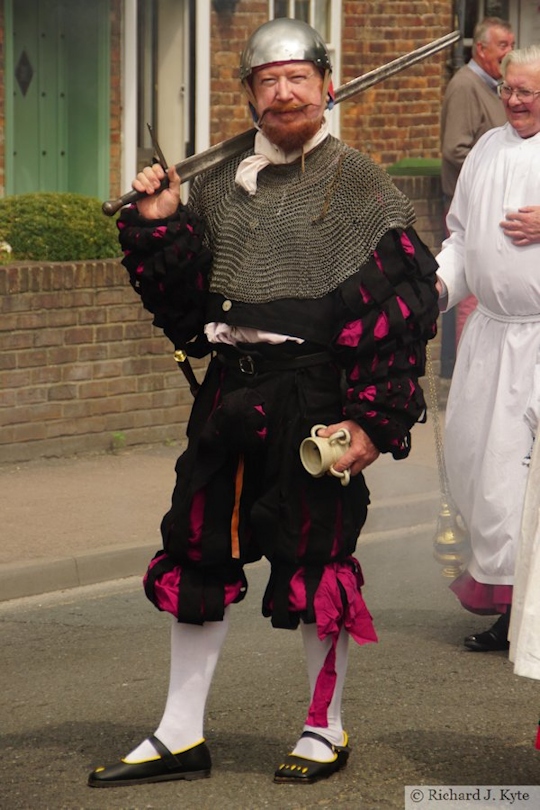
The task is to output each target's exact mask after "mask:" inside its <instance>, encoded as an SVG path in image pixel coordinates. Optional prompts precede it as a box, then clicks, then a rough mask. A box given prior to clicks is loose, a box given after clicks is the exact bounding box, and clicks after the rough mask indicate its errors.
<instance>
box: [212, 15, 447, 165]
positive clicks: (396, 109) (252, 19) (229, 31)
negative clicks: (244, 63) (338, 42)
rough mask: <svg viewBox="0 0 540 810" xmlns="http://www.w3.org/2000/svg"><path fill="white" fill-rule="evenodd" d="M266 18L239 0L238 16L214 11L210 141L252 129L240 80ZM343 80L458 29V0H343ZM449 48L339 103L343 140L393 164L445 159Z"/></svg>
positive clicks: (216, 140)
mask: <svg viewBox="0 0 540 810" xmlns="http://www.w3.org/2000/svg"><path fill="white" fill-rule="evenodd" d="M267 19H268V3H267V2H265V1H261V2H253V0H241V2H239V3H238V4H237V6H236V11H235V12H234V14H232V15H221V16H218V15H217V14H215V13H213V14H212V30H211V38H212V39H211V41H212V53H211V101H210V106H211V110H210V112H211V129H210V131H211V140H212V143H216V142H218V141H221V140H225V139H226V138H230V137H232V136H233V135H236V134H238V133H239V132H242V131H243V130H245V129H247V128H249V127H250V126H252V121H251V118H250V116H249V113H248V110H247V101H246V97H245V95H244V93H243V92H242V90H241V88H240V84H239V79H238V63H239V56H240V53H241V52H242V49H243V47H244V45H245V43H246V41H247V39H248V37H249V35H250V34H251V33H252V31H254V30H255V28H257V26H259V25H261V24H262V23H263V22H266V20H267ZM341 24H342V60H341V63H342V70H341V73H342V75H341V80H340V84H345V83H346V82H348V81H350V80H351V79H354V78H356V77H357V76H360V75H362V74H364V73H367V72H368V71H370V70H373V69H374V68H377V67H380V66H381V65H383V64H386V63H387V62H390V61H391V60H393V59H396V58H397V57H398V56H402V55H403V54H406V53H409V52H410V51H412V50H415V49H416V48H419V47H420V46H421V45H426V44H428V43H429V42H431V41H433V40H435V39H438V38H439V37H442V36H444V35H445V34H448V33H450V31H452V30H454V21H453V16H452V3H451V2H448V0H445V1H444V2H422V1H421V0H413V2H407V3H405V2H395V0H387V2H360V0H343V6H342V23H341ZM450 57H451V48H445V49H444V50H443V51H440V52H439V53H438V54H436V55H435V56H431V57H429V58H428V59H425V60H423V61H422V62H420V63H419V64H417V65H415V66H413V67H411V68H407V69H406V70H404V71H401V72H400V73H398V74H396V75H395V76H393V77H391V78H389V79H386V80H385V81H384V82H381V83H380V84H378V85H376V86H374V87H373V88H371V89H369V90H367V91H365V92H364V93H362V94H361V95H359V96H357V97H356V98H355V99H354V100H349V101H346V102H343V103H342V104H341V105H340V106H339V108H338V109H339V110H340V115H341V137H342V139H343V140H344V141H345V142H346V143H348V144H350V145H351V146H354V147H356V148H357V149H360V150H361V151H363V152H367V153H368V154H369V155H370V156H371V157H372V158H373V159H374V160H375V161H376V162H377V163H379V164H381V165H384V166H388V165H391V164H392V163H395V162H396V161H398V160H400V159H401V158H403V157H430V158H437V157H439V156H440V148H439V116H440V108H441V100H442V95H443V92H444V89H445V87H446V84H447V82H448V79H449V76H450V73H449V70H448V64H449V59H450Z"/></svg>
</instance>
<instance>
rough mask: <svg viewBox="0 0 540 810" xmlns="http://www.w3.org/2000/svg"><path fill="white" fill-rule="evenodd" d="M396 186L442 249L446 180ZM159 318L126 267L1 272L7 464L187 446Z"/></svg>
mask: <svg viewBox="0 0 540 810" xmlns="http://www.w3.org/2000/svg"><path fill="white" fill-rule="evenodd" d="M394 180H395V182H396V184H397V185H398V186H399V187H400V188H402V190H403V191H404V192H405V193H406V194H407V195H408V196H409V197H410V198H411V200H412V201H413V204H414V206H415V210H416V213H417V227H418V232H419V234H420V236H421V237H422V239H423V240H424V241H425V242H426V244H427V245H428V246H429V247H431V248H432V250H434V251H435V250H437V249H438V247H439V245H440V240H441V237H442V234H441V222H442V211H441V209H440V203H439V200H440V189H439V180H438V178H434V177H407V178H400V177H396V178H394ZM151 317H152V316H151V315H150V313H148V312H146V311H145V310H144V309H143V308H142V306H141V304H140V300H139V298H138V297H137V295H136V294H135V292H134V291H133V290H132V288H131V287H130V286H129V284H128V282H127V274H126V273H125V271H124V269H123V268H122V266H121V265H120V263H119V262H118V261H114V260H111V261H107V262H91V263H84V262H76V263H73V264H49V265H40V264H38V263H33V264H28V265H23V264H19V265H13V266H9V267H0V463H2V462H22V461H28V460H31V459H35V458H39V457H50V456H67V455H73V454H78V453H90V452H96V451H101V452H102V451H106V450H111V449H115V448H116V447H118V448H120V447H122V446H124V445H125V446H129V445H136V444H149V443H163V442H168V441H181V440H182V439H183V438H184V435H185V427H186V420H187V418H188V415H189V411H190V407H191V402H192V397H191V394H190V392H189V389H188V387H187V384H186V383H185V381H184V378H183V376H182V375H181V374H180V372H179V371H178V369H177V367H176V363H175V361H174V360H173V358H172V353H171V344H170V343H169V341H168V340H167V339H166V338H165V337H163V335H162V334H161V333H160V332H159V330H157V329H154V327H152V325H151ZM433 356H434V359H437V364H436V365H435V368H436V369H438V357H439V350H438V340H437V341H436V342H435V345H434V352H433ZM193 365H194V368H195V370H196V371H197V375H198V377H199V378H201V377H202V374H203V372H204V362H203V361H196V362H194V364H193Z"/></svg>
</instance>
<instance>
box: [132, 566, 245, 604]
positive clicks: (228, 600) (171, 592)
mask: <svg viewBox="0 0 540 810" xmlns="http://www.w3.org/2000/svg"><path fill="white" fill-rule="evenodd" d="M166 556H167V554H166V553H165V552H163V554H160V555H159V557H154V559H153V560H151V562H150V565H149V566H148V571H147V572H146V574H145V575H144V577H143V585H146V580H147V578H148V573H149V572H150V571H151V570H152V568H153V567H154V566H155V565H156V564H157V563H159V562H161V560H162V559H163V558H164V557H166ZM181 583H182V566H180V565H175V566H174V568H173V569H172V570H171V571H165V572H164V573H163V574H162V575H161V576H160V577H159V579H158V580H156V582H155V585H154V590H155V595H156V602H155V604H156V607H157V608H158V610H164V611H165V612H167V613H171V614H172V615H173V616H174V617H175V618H178V594H179V591H180V588H181ZM241 590H242V581H241V580H238V582H233V583H229V584H226V585H225V600H224V606H225V607H227V605H231V604H232V603H233V602H235V601H236V600H237V599H238V597H239V596H240V592H241Z"/></svg>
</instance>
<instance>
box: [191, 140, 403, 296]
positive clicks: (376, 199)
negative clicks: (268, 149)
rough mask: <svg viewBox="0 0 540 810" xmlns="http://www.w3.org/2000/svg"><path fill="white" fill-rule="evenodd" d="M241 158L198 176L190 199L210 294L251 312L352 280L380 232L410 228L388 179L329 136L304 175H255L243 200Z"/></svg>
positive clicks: (275, 170) (293, 168)
mask: <svg viewBox="0 0 540 810" xmlns="http://www.w3.org/2000/svg"><path fill="white" fill-rule="evenodd" d="M246 154H249V153H245V154H243V155H240V156H239V157H237V158H234V159H233V160H231V161H228V162H227V163H225V164H223V165H221V166H218V167H216V168H214V169H212V170H210V171H208V172H206V173H204V174H203V175H200V176H199V177H198V178H197V179H196V180H195V182H194V184H193V188H192V192H191V195H190V206H191V207H192V208H193V209H194V210H195V211H196V212H197V213H198V214H199V215H200V216H202V217H203V219H204V221H205V222H206V226H207V231H206V240H207V243H208V247H209V248H210V249H211V251H212V253H213V256H214V260H213V267H212V275H211V281H210V290H211V291H212V292H216V293H221V294H222V295H225V296H226V297H228V298H230V299H233V300H236V301H243V302H246V303H253V304H257V303H263V302H267V301H274V300H277V299H281V298H291V297H292V298H301V299H302V298H303V299H308V298H319V297H321V296H323V295H326V294H327V293H328V292H330V291H331V290H334V289H335V288H336V287H337V286H338V285H339V284H340V283H341V282H343V281H344V280H345V279H347V278H348V277H349V276H351V275H352V274H353V273H355V272H356V271H357V270H358V269H359V268H360V267H361V266H362V265H363V264H364V263H365V262H366V261H367V260H368V259H369V257H370V256H371V255H372V253H373V251H374V249H375V247H376V245H377V243H378V242H379V240H380V239H381V237H382V236H383V235H384V234H385V233H386V232H387V231H388V230H390V229H392V228H407V227H409V226H410V225H412V223H413V222H414V219H415V217H414V211H413V208H412V205H411V203H410V201H409V200H408V199H407V198H406V197H405V196H404V195H403V194H402V193H401V192H400V191H399V190H398V189H397V188H396V187H395V186H394V184H393V183H392V181H391V179H390V177H389V176H388V174H387V173H386V172H385V171H384V170H383V169H381V168H380V167H378V166H377V165H376V164H375V163H373V161H372V160H371V159H370V158H369V157H367V156H366V155H363V154H362V153H360V152H358V151H357V150H355V149H352V148H351V147H349V146H347V145H346V144H344V143H342V142H341V141H339V140H338V139H336V138H334V137H332V136H329V137H328V138H327V139H326V140H325V141H324V143H322V144H321V145H320V146H318V147H317V148H316V149H314V150H313V152H311V153H310V154H308V155H307V156H306V158H305V163H304V167H302V162H301V161H300V160H299V161H298V162H296V163H292V164H287V165H271V166H268V167H266V168H265V169H263V170H262V171H261V172H260V173H259V177H258V186H257V192H256V194H255V195H252V196H250V195H249V194H248V193H247V192H246V191H244V190H243V189H242V188H239V187H238V186H237V185H236V184H235V182H234V177H235V174H236V168H237V166H238V163H239V162H240V161H241V160H242V159H243V158H244V157H246Z"/></svg>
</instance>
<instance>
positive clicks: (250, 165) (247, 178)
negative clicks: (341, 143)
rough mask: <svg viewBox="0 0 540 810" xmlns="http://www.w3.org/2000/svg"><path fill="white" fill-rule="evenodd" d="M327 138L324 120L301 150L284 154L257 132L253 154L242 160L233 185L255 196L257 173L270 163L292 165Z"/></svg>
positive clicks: (326, 125)
mask: <svg viewBox="0 0 540 810" xmlns="http://www.w3.org/2000/svg"><path fill="white" fill-rule="evenodd" d="M327 136H328V124H327V122H326V119H323V122H322V124H321V128H320V129H319V131H318V132H317V133H316V135H314V136H313V138H311V139H310V140H309V141H307V142H306V143H305V144H304V146H303V147H302V149H295V151H294V152H284V151H283V149H280V147H279V146H276V145H275V144H274V143H272V142H271V141H269V140H268V138H267V137H266V135H263V133H262V132H261V131H260V130H259V132H257V134H256V135H255V143H254V147H253V148H254V154H253V155H249V156H248V157H247V158H244V160H242V161H241V162H240V163H239V164H238V169H237V170H236V177H235V183H236V184H237V185H238V186H240V187H241V188H243V189H244V190H245V191H247V192H248V194H252V195H253V194H255V192H256V191H257V176H258V174H259V172H260V171H261V170H262V169H264V168H265V167H266V166H269V165H270V164H271V163H272V164H274V165H279V164H283V163H294V162H295V160H298V159H299V158H300V157H302V154H304V155H307V154H308V153H309V152H311V151H312V150H313V149H315V147H316V146H318V145H319V144H320V143H322V141H324V139H325V138H326V137H327Z"/></svg>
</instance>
